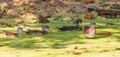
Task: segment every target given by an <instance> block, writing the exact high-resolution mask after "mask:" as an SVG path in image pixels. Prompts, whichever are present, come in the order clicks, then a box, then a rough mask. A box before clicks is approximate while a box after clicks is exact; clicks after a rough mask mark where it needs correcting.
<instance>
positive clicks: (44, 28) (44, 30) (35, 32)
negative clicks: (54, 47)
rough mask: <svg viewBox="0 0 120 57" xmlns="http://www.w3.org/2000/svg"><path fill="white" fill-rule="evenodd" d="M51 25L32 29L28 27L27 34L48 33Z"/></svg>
mask: <svg viewBox="0 0 120 57" xmlns="http://www.w3.org/2000/svg"><path fill="white" fill-rule="evenodd" d="M48 30H49V26H42V30H31V29H28V31H27V32H26V34H28V35H46V34H48Z"/></svg>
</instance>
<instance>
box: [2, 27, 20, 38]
mask: <svg viewBox="0 0 120 57" xmlns="http://www.w3.org/2000/svg"><path fill="white" fill-rule="evenodd" d="M21 33H22V28H18V29H17V33H12V32H8V31H5V30H4V31H3V34H4V35H5V36H6V37H7V38H20V37H21V36H22V34H21Z"/></svg>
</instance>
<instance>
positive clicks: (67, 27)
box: [58, 26, 82, 31]
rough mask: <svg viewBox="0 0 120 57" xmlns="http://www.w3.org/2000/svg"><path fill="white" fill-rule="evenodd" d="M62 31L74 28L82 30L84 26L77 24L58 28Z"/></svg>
mask: <svg viewBox="0 0 120 57" xmlns="http://www.w3.org/2000/svg"><path fill="white" fill-rule="evenodd" d="M58 29H59V30H61V31H73V30H82V27H77V26H63V27H61V28H58Z"/></svg>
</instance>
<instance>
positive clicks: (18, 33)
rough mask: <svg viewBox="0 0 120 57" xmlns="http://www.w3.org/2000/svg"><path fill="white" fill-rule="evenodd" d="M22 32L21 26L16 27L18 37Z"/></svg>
mask: <svg viewBox="0 0 120 57" xmlns="http://www.w3.org/2000/svg"><path fill="white" fill-rule="evenodd" d="M22 32H23V29H22V28H21V27H18V29H17V35H18V37H21V36H22Z"/></svg>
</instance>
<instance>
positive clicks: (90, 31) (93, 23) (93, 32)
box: [85, 22, 96, 38]
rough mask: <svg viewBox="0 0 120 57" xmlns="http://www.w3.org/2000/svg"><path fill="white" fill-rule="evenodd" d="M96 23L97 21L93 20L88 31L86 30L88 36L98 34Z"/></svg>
mask: <svg viewBox="0 0 120 57" xmlns="http://www.w3.org/2000/svg"><path fill="white" fill-rule="evenodd" d="M95 27H96V23H95V22H91V23H90V25H89V27H87V29H86V31H85V36H86V37H87V38H94V37H95V35H96V28H95Z"/></svg>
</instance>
